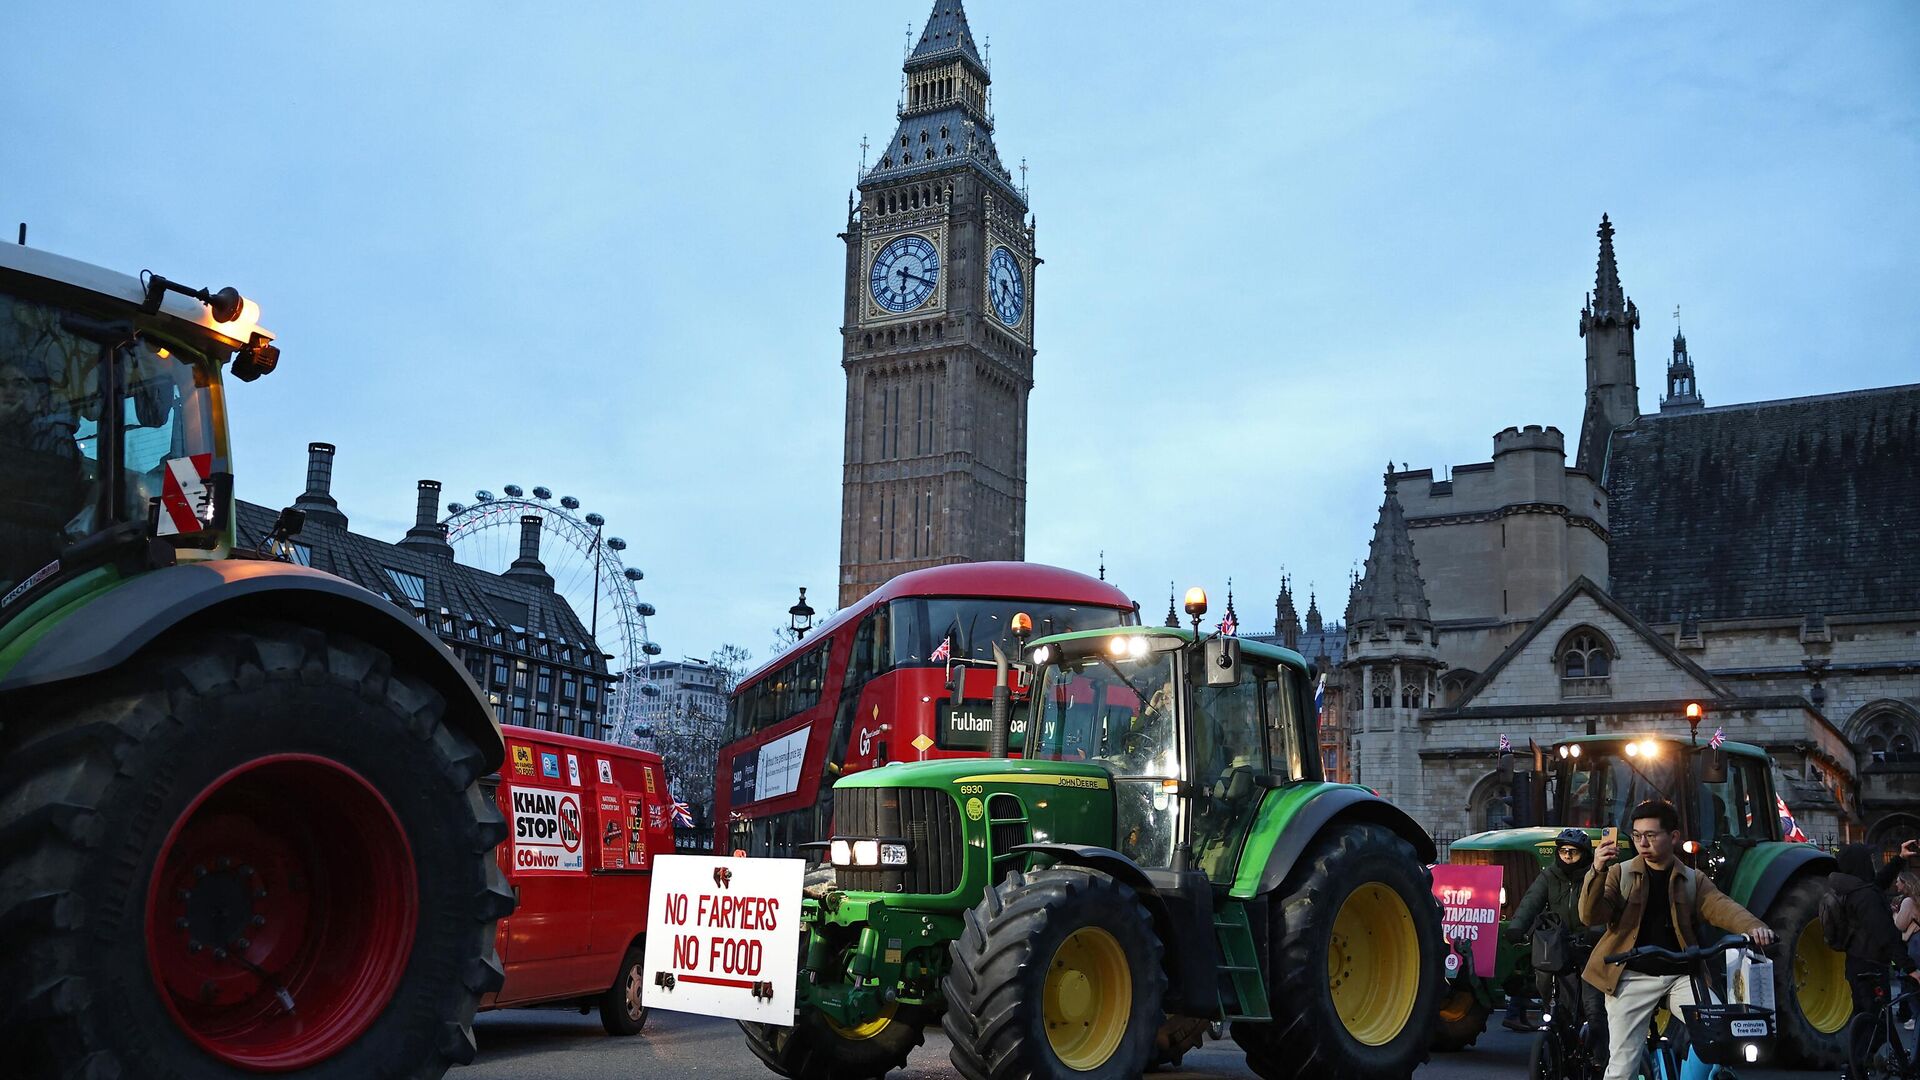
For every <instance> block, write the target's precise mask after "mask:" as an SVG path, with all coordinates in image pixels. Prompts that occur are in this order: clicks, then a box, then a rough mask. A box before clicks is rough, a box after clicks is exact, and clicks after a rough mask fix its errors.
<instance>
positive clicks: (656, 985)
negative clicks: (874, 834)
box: [643, 855, 807, 1025]
mask: <svg viewBox="0 0 1920 1080" xmlns="http://www.w3.org/2000/svg"><path fill="white" fill-rule="evenodd" d="M806 865H807V864H806V861H805V860H804V859H721V858H715V857H712V856H704V855H661V856H659V857H658V858H656V859H654V862H653V891H652V893H651V894H650V897H649V902H648V907H647V955H646V968H645V971H644V972H643V974H644V977H645V979H646V987H645V990H644V991H643V992H644V994H645V997H646V1003H647V1007H648V1008H650V1009H668V1010H671V1011H673V1012H688V1013H698V1014H700V1015H702V1016H725V1017H728V1018H731V1019H734V1020H751V1021H755V1022H758V1023H762V1024H779V1025H788V1024H792V1023H793V999H794V989H795V987H794V982H795V980H796V979H797V978H798V977H799V969H800V937H801V934H800V885H801V878H802V876H803V875H804V874H805V873H806Z"/></svg>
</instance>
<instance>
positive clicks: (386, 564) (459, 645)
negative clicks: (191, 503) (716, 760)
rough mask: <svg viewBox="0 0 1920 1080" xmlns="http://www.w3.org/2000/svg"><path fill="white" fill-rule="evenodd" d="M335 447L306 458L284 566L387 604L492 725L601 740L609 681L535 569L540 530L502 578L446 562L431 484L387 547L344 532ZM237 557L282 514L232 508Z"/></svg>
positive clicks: (532, 531) (436, 487) (524, 525)
mask: <svg viewBox="0 0 1920 1080" xmlns="http://www.w3.org/2000/svg"><path fill="white" fill-rule="evenodd" d="M334 454H335V448H334V447H333V446H332V445H331V444H329V443H322V442H316V443H312V444H310V445H309V446H308V447H307V484H306V490H305V491H303V492H301V493H300V495H299V496H298V497H297V498H295V499H294V500H293V504H292V505H293V508H294V509H297V510H301V511H303V512H304V513H305V515H306V521H305V524H304V526H303V527H302V528H301V530H300V532H299V533H298V534H297V535H295V536H294V537H292V539H291V540H290V541H289V542H288V548H289V550H290V552H291V555H292V557H293V559H294V560H295V561H296V562H299V563H301V564H302V565H305V566H311V567H313V568H314V569H316V570H324V571H326V572H327V573H330V574H334V575H336V576H338V577H342V578H345V579H347V580H348V581H351V582H353V583H355V584H356V585H359V586H360V587H362V588H364V589H367V590H369V591H371V592H374V593H377V594H379V595H381V596H384V597H386V598H387V599H388V600H389V601H390V602H392V603H393V604H394V606H396V607H398V608H399V609H400V610H402V611H404V612H406V613H407V615H408V616H410V617H412V618H414V619H418V620H419V621H420V622H421V623H422V624H423V625H425V626H426V627H427V628H428V629H430V630H432V631H433V632H434V633H435V635H437V636H438V637H439V638H440V640H441V641H442V642H444V643H445V644H446V645H447V647H448V648H450V649H452V650H453V653H454V655H455V656H457V657H459V658H460V660H461V662H462V663H464V664H465V665H466V668H467V672H468V673H469V674H470V675H472V676H473V680H474V682H476V683H478V684H479V685H480V687H481V688H482V689H483V690H485V691H486V694H487V700H489V701H490V702H492V703H493V707H494V711H495V715H496V716H497V717H498V718H499V720H500V722H501V723H507V724H521V725H526V726H530V727H537V728H542V729H545V730H548V731H559V732H563V733H566V734H569V735H583V736H586V737H588V738H599V739H609V738H613V737H615V736H616V735H624V734H625V733H615V732H611V731H609V730H608V729H607V724H606V722H605V718H606V716H607V714H608V710H607V702H608V695H609V692H610V690H611V689H612V687H613V684H614V676H613V675H612V674H611V673H610V672H608V670H607V664H606V657H605V655H604V654H603V653H602V651H601V650H600V648H598V647H597V646H596V645H595V644H594V642H593V637H592V635H591V634H590V633H589V632H588V630H587V627H586V625H585V624H584V623H583V622H581V620H580V617H579V616H578V615H577V614H575V613H574V611H573V609H572V608H571V606H569V605H568V603H567V602H566V600H565V598H563V597H562V596H560V595H559V594H558V593H556V592H555V591H554V581H553V577H552V575H551V574H549V573H548V572H547V568H546V565H545V564H544V563H543V562H542V561H541V559H540V519H539V518H538V517H532V516H529V517H527V518H523V519H522V520H521V522H520V549H519V557H518V558H516V559H515V560H514V561H513V564H512V565H511V566H510V567H509V568H508V569H507V570H506V571H505V572H504V573H500V574H492V573H488V572H487V571H484V570H480V569H477V568H475V567H471V566H468V565H466V564H464V563H460V562H457V561H455V559H454V557H453V547H452V545H450V544H448V543H447V539H446V531H445V529H444V528H443V527H442V526H441V524H440V520H439V518H440V483H439V481H436V480H422V481H420V482H419V485H418V487H417V489H416V502H415V509H414V523H413V525H412V527H411V528H409V529H408V530H407V532H406V535H405V536H403V537H401V538H400V539H399V540H397V541H394V542H388V541H385V540H379V539H376V538H374V537H371V536H367V535H364V534H362V533H357V532H354V531H352V530H351V529H350V528H348V521H347V515H346V513H345V512H344V511H342V510H341V509H340V505H339V503H338V501H337V500H335V499H334V497H333V491H332V487H333V465H334ZM235 507H236V514H235V517H236V522H235V533H236V538H237V541H238V543H239V544H240V545H241V546H243V547H250V548H265V547H266V546H267V542H268V538H269V537H271V536H272V533H273V527H274V522H275V521H276V520H277V519H278V517H279V512H278V511H276V510H272V509H269V508H268V507H265V506H262V505H259V504H257V503H251V502H247V501H245V500H235Z"/></svg>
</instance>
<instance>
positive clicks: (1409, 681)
mask: <svg viewBox="0 0 1920 1080" xmlns="http://www.w3.org/2000/svg"><path fill="white" fill-rule="evenodd" d="M1425 683H1426V680H1424V679H1421V678H1419V677H1418V676H1412V675H1409V676H1407V677H1405V678H1404V679H1403V681H1402V682H1401V683H1400V707H1401V708H1403V709H1423V708H1425V707H1426V704H1427V703H1426V701H1425V700H1424V698H1425V695H1424V694H1422V693H1421V688H1422V687H1423V686H1424V685H1425Z"/></svg>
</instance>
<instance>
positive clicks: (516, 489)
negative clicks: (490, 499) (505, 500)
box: [500, 484, 526, 499]
mask: <svg viewBox="0 0 1920 1080" xmlns="http://www.w3.org/2000/svg"><path fill="white" fill-rule="evenodd" d="M500 490H501V491H504V492H506V493H507V494H508V495H511V496H513V497H514V498H516V499H517V498H519V497H520V496H522V495H525V494H526V492H525V491H522V490H521V489H520V485H519V484H508V485H507V486H506V487H503V488H501V489H500Z"/></svg>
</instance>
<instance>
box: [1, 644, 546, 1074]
mask: <svg viewBox="0 0 1920 1080" xmlns="http://www.w3.org/2000/svg"><path fill="white" fill-rule="evenodd" d="M444 711H445V702H444V701H443V700H442V699H441V698H440V696H439V695H438V694H437V693H435V692H434V691H433V690H431V689H430V688H429V687H428V685H427V684H426V682H424V681H423V680H421V679H419V678H416V677H414V676H412V675H409V674H407V673H404V672H399V671H395V670H394V669H393V664H392V660H391V658H390V657H388V656H387V655H386V654H385V653H383V652H381V651H380V650H378V649H376V648H374V647H372V646H371V645H368V644H367V643H365V642H363V641H360V640H358V639H355V638H351V637H347V636H344V635H339V634H326V633H322V632H319V631H314V630H309V629H303V628H300V627H296V626H290V625H286V624H280V623H265V622H262V623H250V624H246V625H245V626H242V627H238V628H202V629H199V630H196V631H194V632H193V633H192V634H191V635H187V634H184V633H183V634H182V635H180V637H179V638H178V640H177V644H168V645H165V646H162V647H159V648H156V649H154V650H151V651H149V652H148V653H145V654H143V655H141V656H139V657H136V658H135V659H133V660H131V661H129V662H127V663H126V664H123V665H122V666H121V668H120V669H119V670H117V671H115V672H114V673H112V674H111V675H108V676H104V677H101V678H98V679H92V680H87V681H85V682H84V683H81V684H79V685H70V686H65V687H62V688H58V689H54V690H49V691H45V692H40V693H37V694H35V695H33V696H31V697H25V698H23V697H18V696H16V697H11V698H9V699H8V700H7V701H6V702H4V708H0V1046H4V1047H6V1054H7V1058H8V1069H9V1070H10V1072H9V1074H10V1075H16V1076H23V1077H34V1078H39V1077H60V1078H70V1077H87V1078H94V1077H129V1078H130V1077H141V1078H144V1080H189V1078H190V1080H209V1078H211V1080H242V1078H250V1080H251V1078H257V1077H258V1076H259V1075H260V1074H261V1073H262V1072H266V1071H273V1072H275V1073H277V1075H280V1076H283V1077H290V1078H298V1080H348V1078H351V1080H360V1078H374V1077H377V1078H383V1080H422V1078H433V1077H438V1076H440V1075H441V1074H442V1073H444V1072H445V1071H446V1070H447V1067H448V1066H449V1065H453V1064H456V1063H465V1062H468V1061H470V1060H472V1058H473V1054H474V1040H473V1028H472V1019H473V1012H474V1007H475V1005H476V1004H477V1003H478V1000H479V998H480V996H481V995H483V994H485V993H487V992H489V991H491V990H494V989H497V988H498V987H499V986H500V982H501V971H500V965H499V962H498V961H497V959H496V958H495V955H494V949H493V939H494V923H495V920H497V919H498V918H500V917H501V916H502V915H505V914H507V913H508V912H510V911H511V910H512V907H513V898H512V894H510V893H509V892H507V890H506V888H505V885H504V882H503V880H502V878H501V876H500V872H499V868H498V866H497V865H496V864H495V862H494V854H493V849H494V846H495V845H497V844H498V843H499V842H500V841H501V840H502V839H503V838H504V837H505V834H506V829H505V827H504V826H503V825H502V824H501V820H500V815H499V813H498V812H497V811H495V810H494V809H493V807H492V806H490V805H489V804H488V802H487V801H486V799H485V798H484V797H483V796H482V795H481V792H480V789H479V787H478V785H477V784H476V781H477V780H478V779H479V776H480V773H481V772H482V771H483V769H484V766H485V759H484V755H483V754H482V752H481V750H480V748H479V747H477V746H475V745H474V744H473V743H472V742H471V741H470V740H468V739H467V738H466V737H464V736H462V735H460V734H459V733H458V732H456V731H455V730H454V729H453V728H451V727H449V726H448V725H447V724H446V723H444V722H443V719H442V717H443V713H444ZM12 1070H17V1071H12Z"/></svg>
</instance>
